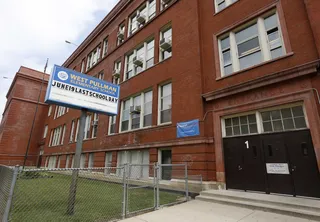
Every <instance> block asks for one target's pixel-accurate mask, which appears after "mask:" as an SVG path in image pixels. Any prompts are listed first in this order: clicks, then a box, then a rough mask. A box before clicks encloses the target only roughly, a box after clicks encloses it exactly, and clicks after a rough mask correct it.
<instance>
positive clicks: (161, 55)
mask: <svg viewBox="0 0 320 222" xmlns="http://www.w3.org/2000/svg"><path fill="white" fill-rule="evenodd" d="M170 29H171V37H170V40H171V52H170V56H168V57H167V58H164V57H165V56H164V53H165V52H166V51H163V50H162V49H161V48H160V44H159V62H162V61H165V60H167V59H170V58H171V57H172V55H173V52H172V51H173V50H172V43H173V28H172V24H171V23H169V24H167V25H165V26H164V27H162V28H161V30H160V33H159V34H160V37H159V43H160V41H161V40H162V39H164V38H165V37H164V34H165V33H166V32H167V31H169V30H170Z"/></svg>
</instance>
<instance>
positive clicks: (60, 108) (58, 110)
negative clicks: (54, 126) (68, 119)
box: [54, 106, 66, 119]
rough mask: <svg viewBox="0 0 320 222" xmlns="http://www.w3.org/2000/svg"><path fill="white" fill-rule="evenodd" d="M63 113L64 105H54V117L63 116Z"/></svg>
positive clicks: (64, 110) (64, 111)
mask: <svg viewBox="0 0 320 222" xmlns="http://www.w3.org/2000/svg"><path fill="white" fill-rule="evenodd" d="M65 113H66V107H64V106H56V109H55V113H54V119H56V118H59V117H60V116H63V115H64V114H65Z"/></svg>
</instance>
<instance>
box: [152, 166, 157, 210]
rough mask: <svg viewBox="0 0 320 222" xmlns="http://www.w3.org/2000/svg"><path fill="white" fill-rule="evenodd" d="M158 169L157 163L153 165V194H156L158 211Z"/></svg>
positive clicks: (155, 205)
mask: <svg viewBox="0 0 320 222" xmlns="http://www.w3.org/2000/svg"><path fill="white" fill-rule="evenodd" d="M156 174H157V169H156V163H153V194H154V203H153V204H154V209H157V191H156V190H157V179H156V178H157V177H156Z"/></svg>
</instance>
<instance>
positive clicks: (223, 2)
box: [215, 0, 238, 12]
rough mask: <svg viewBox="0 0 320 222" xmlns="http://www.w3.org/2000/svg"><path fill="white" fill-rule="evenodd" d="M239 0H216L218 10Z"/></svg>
mask: <svg viewBox="0 0 320 222" xmlns="http://www.w3.org/2000/svg"><path fill="white" fill-rule="evenodd" d="M236 1H238V0H215V7H216V12H219V11H221V10H222V9H224V8H226V7H228V6H229V5H231V4H233V3H234V2H236Z"/></svg>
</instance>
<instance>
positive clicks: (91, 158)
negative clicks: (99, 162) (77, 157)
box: [88, 153, 94, 168]
mask: <svg viewBox="0 0 320 222" xmlns="http://www.w3.org/2000/svg"><path fill="white" fill-rule="evenodd" d="M93 167H94V153H89V161H88V168H93Z"/></svg>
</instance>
